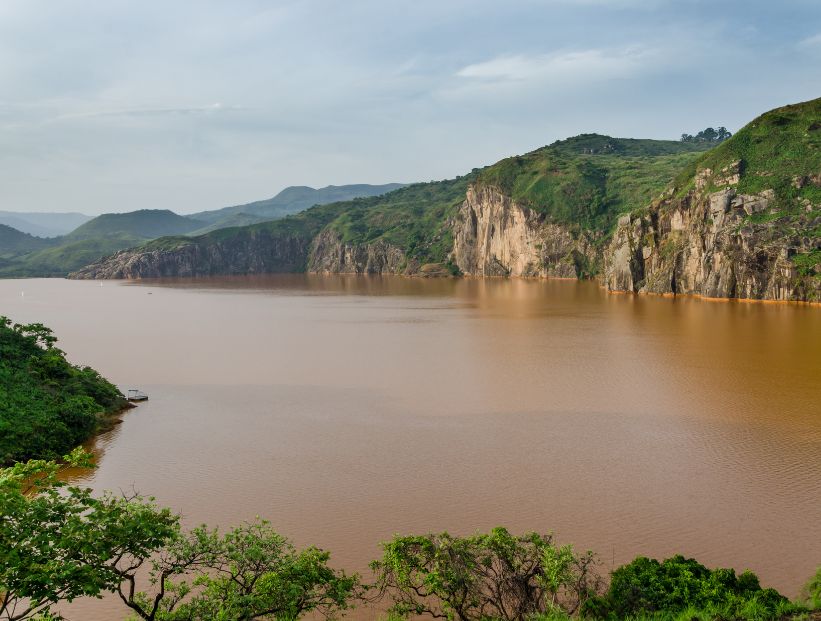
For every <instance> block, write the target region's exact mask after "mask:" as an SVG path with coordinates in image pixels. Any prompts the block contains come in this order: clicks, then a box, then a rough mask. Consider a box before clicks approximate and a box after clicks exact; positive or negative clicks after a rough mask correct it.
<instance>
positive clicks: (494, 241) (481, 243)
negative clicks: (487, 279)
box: [453, 186, 601, 278]
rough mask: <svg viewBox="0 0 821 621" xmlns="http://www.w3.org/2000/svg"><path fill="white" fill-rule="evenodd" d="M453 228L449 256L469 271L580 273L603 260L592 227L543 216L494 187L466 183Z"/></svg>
mask: <svg viewBox="0 0 821 621" xmlns="http://www.w3.org/2000/svg"><path fill="white" fill-rule="evenodd" d="M453 228H454V231H453V233H454V245H453V261H454V263H455V264H456V265H457V266H458V267H459V269H460V270H461V271H462V272H463V273H465V274H469V275H473V276H541V277H552V278H579V277H583V276H589V275H590V274H591V273H593V272H595V270H596V268H597V266H598V265H600V263H601V254H600V252H599V251H598V250H597V249H596V247H595V246H594V245H593V244H592V243H591V234H590V233H580V234H574V233H572V232H571V231H570V230H569V229H568V228H567V227H565V226H562V225H559V224H554V223H550V222H547V221H546V220H545V218H544V217H543V216H542V215H541V214H539V213H538V212H536V211H534V210H532V209H528V208H527V207H523V206H521V205H518V204H517V203H516V202H515V201H513V200H512V199H511V198H509V197H507V196H505V195H503V194H502V193H501V192H499V191H498V190H496V189H494V188H488V187H476V186H471V187H470V188H468V191H467V196H466V198H465V201H464V202H463V203H462V206H461V208H460V210H459V213H458V215H457V217H456V220H455V222H454V224H453Z"/></svg>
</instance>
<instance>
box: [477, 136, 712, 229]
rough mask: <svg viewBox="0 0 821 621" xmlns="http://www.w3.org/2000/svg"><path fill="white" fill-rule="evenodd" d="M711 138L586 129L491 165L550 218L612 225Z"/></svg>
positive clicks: (484, 179) (501, 184)
mask: <svg viewBox="0 0 821 621" xmlns="http://www.w3.org/2000/svg"><path fill="white" fill-rule="evenodd" d="M708 148H709V145H707V144H703V143H702V144H693V143H685V142H673V141H666V140H636V139H629V138H611V137H609V136H601V135H598V134H582V135H580V136H576V137H574V138H568V139H567V140H561V141H559V142H554V143H553V144H551V145H549V146H547V147H543V148H541V149H537V150H536V151H532V152H531V153H528V154H526V155H522V156H516V157H510V158H507V159H504V160H502V161H501V162H499V163H497V164H495V165H493V166H491V167H489V168H487V169H485V170H484V171H483V172H482V173H481V174H480V175H479V183H480V184H483V185H488V186H492V187H496V188H498V189H499V190H501V191H502V192H503V193H504V194H506V195H508V196H510V197H512V198H513V199H515V200H516V201H518V202H519V203H521V204H523V205H526V206H528V207H531V208H532V209H534V210H536V211H538V212H540V213H543V214H544V215H545V216H546V217H548V218H549V219H550V220H552V221H555V222H559V223H562V224H575V225H578V226H580V227H581V228H584V229H594V230H603V231H606V230H609V229H610V228H611V227H612V226H613V224H615V220H616V218H617V217H618V215H619V214H621V213H624V212H627V211H630V210H632V209H635V208H638V207H642V206H644V205H646V204H647V203H649V202H650V200H651V199H652V198H653V197H654V196H655V195H657V194H658V193H659V192H660V191H661V190H663V189H664V187H665V186H666V185H667V184H668V183H669V182H670V181H671V180H672V179H673V178H674V177H675V176H676V175H677V174H678V173H679V172H680V171H681V170H682V168H685V167H687V166H688V164H690V163H692V162H693V161H695V159H696V158H697V156H698V154H699V153H701V152H703V151H705V150H706V149H708Z"/></svg>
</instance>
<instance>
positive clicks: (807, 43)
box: [798, 32, 821, 48]
mask: <svg viewBox="0 0 821 621" xmlns="http://www.w3.org/2000/svg"><path fill="white" fill-rule="evenodd" d="M798 47H805V48H806V47H821V32H819V33H818V34H817V35H813V36H811V37H807V38H806V39H802V40H801V41H799V42H798Z"/></svg>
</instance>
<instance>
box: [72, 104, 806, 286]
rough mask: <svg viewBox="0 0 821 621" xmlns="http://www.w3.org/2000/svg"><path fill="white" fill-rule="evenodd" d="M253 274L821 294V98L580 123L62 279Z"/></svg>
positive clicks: (151, 247)
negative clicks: (677, 124)
mask: <svg viewBox="0 0 821 621" xmlns="http://www.w3.org/2000/svg"><path fill="white" fill-rule="evenodd" d="M263 272H314V273H356V274H404V275H418V276H434V275H436V276H438V275H447V274H454V275H456V274H465V275H471V276H527V277H560V278H591V277H596V278H598V279H599V281H600V282H601V283H602V284H603V285H605V286H606V287H607V288H608V289H610V290H612V291H631V292H647V293H659V294H673V295H677V294H684V295H702V296H706V297H718V298H743V299H763V300H784V301H810V302H821V99H816V100H813V101H808V102H803V103H800V104H795V105H791V106H785V107H782V108H777V109H775V110H771V111H770V112H767V113H765V114H764V115H762V116H760V117H759V118H757V119H755V120H753V121H752V122H751V123H749V124H748V125H747V126H746V127H744V128H743V129H742V130H740V131H739V132H738V133H737V134H736V135H735V136H733V137H731V138H729V139H727V140H726V141H724V142H722V143H721V144H720V145H718V146H713V145H709V144H698V143H691V142H687V141H683V142H682V141H678V142H674V141H659V140H636V139H625V138H613V137H609V136H601V135H597V134H582V135H580V136H576V137H574V138H569V139H567V140H563V141H558V142H555V143H553V144H551V145H548V146H546V147H542V148H541V149H537V150H535V151H532V152H530V153H526V154H524V155H517V156H513V157H508V158H505V159H503V160H501V161H499V162H497V163H496V164H493V165H492V166H487V167H485V168H482V169H478V168H475V169H473V170H472V171H471V172H470V173H468V174H467V175H464V176H462V177H456V178H455V179H450V180H445V181H439V182H433V183H419V184H413V185H410V186H408V187H405V188H402V189H399V190H395V191H393V192H390V193H388V194H386V195H384V196H380V197H375V198H358V199H354V200H350V201H345V202H339V203H331V204H328V205H323V206H318V207H313V208H311V209H307V210H305V211H302V212H300V213H298V214H296V215H293V216H288V217H286V218H283V219H281V220H277V221H273V222H266V223H262V224H252V225H250V226H245V227H237V228H231V229H224V230H222V231H215V232H213V233H209V234H207V235H202V236H199V237H195V238H191V237H166V238H161V239H156V240H153V241H151V242H148V243H146V244H144V245H142V246H140V247H137V248H132V249H129V250H124V251H122V252H119V253H117V254H115V255H113V256H110V257H107V258H106V259H104V260H102V261H99V262H97V263H95V264H93V265H89V266H87V267H86V268H84V269H83V270H80V271H78V272H76V273H74V274H72V275H71V276H72V277H74V278H155V277H171V276H209V275H222V274H255V273H263Z"/></svg>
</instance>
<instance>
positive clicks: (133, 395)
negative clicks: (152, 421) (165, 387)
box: [125, 388, 148, 401]
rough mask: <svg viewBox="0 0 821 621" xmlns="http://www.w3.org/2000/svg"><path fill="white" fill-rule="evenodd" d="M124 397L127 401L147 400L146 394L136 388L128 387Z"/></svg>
mask: <svg viewBox="0 0 821 621" xmlns="http://www.w3.org/2000/svg"><path fill="white" fill-rule="evenodd" d="M125 398H126V399H128V400H129V401H148V395H147V394H145V393H144V392H142V391H140V390H137V389H136V388H132V389H130V390H129V391H128V394H127V395H126V396H125Z"/></svg>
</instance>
